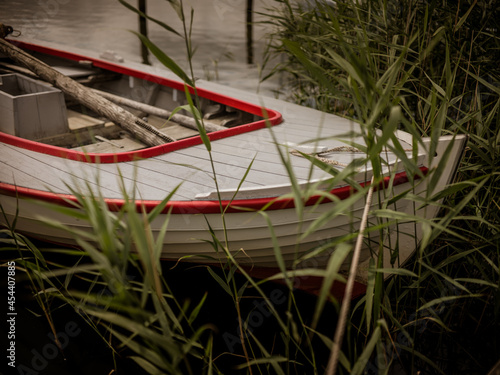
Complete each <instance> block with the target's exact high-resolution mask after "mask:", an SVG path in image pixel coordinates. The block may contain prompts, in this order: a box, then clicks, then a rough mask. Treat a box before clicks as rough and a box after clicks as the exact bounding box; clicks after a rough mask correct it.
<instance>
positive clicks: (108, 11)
mask: <svg viewBox="0 0 500 375" xmlns="http://www.w3.org/2000/svg"><path fill="white" fill-rule="evenodd" d="M128 2H129V3H130V4H132V5H134V6H137V0H128ZM271 3H273V1H272V0H260V1H254V10H255V12H256V13H258V12H262V11H264V10H265V9H266V8H267V7H268V6H269V5H271ZM184 4H185V9H186V10H187V13H189V9H190V8H191V7H192V8H193V9H194V22H193V30H192V40H193V45H194V46H195V47H196V54H195V57H194V65H195V74H196V75H197V76H198V77H200V78H205V79H211V80H218V81H219V82H220V83H222V84H225V85H230V86H235V87H240V88H243V89H248V90H252V91H254V92H255V91H257V89H258V88H259V84H258V81H259V79H258V76H259V73H258V71H259V70H258V65H259V62H260V58H261V56H262V52H263V49H264V46H265V41H264V35H265V33H266V32H267V30H266V29H265V28H264V26H263V25H256V26H254V47H255V55H256V59H255V61H256V64H254V65H252V66H249V65H247V64H246V44H245V43H246V37H245V9H246V0H212V1H207V0H185V1H184ZM147 13H148V14H150V15H151V16H153V17H155V18H157V19H160V20H161V21H163V22H165V23H167V24H168V25H169V26H172V27H174V28H175V29H176V30H181V23H180V21H179V19H178V17H177V15H176V14H175V12H174V10H173V9H172V7H171V6H170V5H169V4H168V2H167V1H165V0H147ZM260 20H262V16H259V15H258V14H255V16H254V21H260ZM0 22H3V23H4V24H8V25H11V26H13V27H14V28H15V29H16V30H20V31H21V33H22V37H21V38H24V39H30V40H39V41H49V42H56V43H59V44H62V45H72V46H75V47H78V48H80V49H85V50H93V51H97V52H103V51H106V50H114V51H116V52H117V53H119V54H120V55H121V56H123V57H124V58H125V59H128V60H132V61H141V53H140V43H139V41H138V39H137V37H136V36H134V35H133V34H132V33H130V32H129V31H127V30H128V29H132V30H136V31H138V17H137V15H136V14H135V13H133V12H131V11H130V10H128V9H126V8H125V7H124V6H123V5H121V4H120V3H119V2H118V1H117V0H85V1H82V0H38V1H33V0H4V1H1V2H0ZM148 28H149V36H150V38H151V40H153V42H154V43H156V44H157V45H158V46H159V47H160V48H162V49H163V50H164V51H166V52H167V54H168V55H169V56H171V57H172V58H173V59H174V60H175V61H177V62H178V63H179V64H180V65H184V66H185V64H186V53H185V45H184V40H183V39H182V38H180V37H179V36H176V35H174V34H172V33H168V32H166V31H165V30H163V29H162V28H161V27H160V26H158V25H156V24H155V23H153V22H149V23H148ZM152 61H153V64H158V62H156V61H155V59H152ZM276 85H277V84H276V82H266V83H264V84H263V85H260V91H259V92H260V93H262V94H268V95H269V94H270V93H271V90H273V89H274V88H276Z"/></svg>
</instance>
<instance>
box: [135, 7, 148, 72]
mask: <svg viewBox="0 0 500 375" xmlns="http://www.w3.org/2000/svg"><path fill="white" fill-rule="evenodd" d="M138 1H139V10H140V11H141V12H142V13H144V14H146V0H138ZM147 22H148V21H147V19H146V17H143V16H141V15H139V33H140V34H142V35H144V36H145V37H146V38H147V37H148V24H147ZM141 55H142V63H143V64H147V65H151V62H150V61H149V50H148V47H146V46H145V45H144V43H141Z"/></svg>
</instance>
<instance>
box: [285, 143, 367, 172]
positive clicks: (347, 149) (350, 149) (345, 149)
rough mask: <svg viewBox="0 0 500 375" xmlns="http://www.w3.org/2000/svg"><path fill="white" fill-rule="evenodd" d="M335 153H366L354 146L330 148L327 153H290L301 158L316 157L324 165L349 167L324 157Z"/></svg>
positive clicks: (293, 151) (292, 151)
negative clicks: (306, 156)
mask: <svg viewBox="0 0 500 375" xmlns="http://www.w3.org/2000/svg"><path fill="white" fill-rule="evenodd" d="M333 152H351V153H364V152H363V151H361V150H360V149H359V148H356V147H352V146H338V147H333V148H330V149H328V150H325V151H321V152H312V153H304V152H302V153H301V152H299V151H297V150H291V151H290V153H291V154H292V155H295V156H300V157H304V155H308V156H314V157H315V158H316V159H318V160H319V161H322V162H323V163H326V164H330V165H337V166H340V167H347V164H345V163H342V162H340V161H337V160H332V159H328V158H326V157H323V155H326V154H331V153H333Z"/></svg>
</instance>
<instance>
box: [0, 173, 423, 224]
mask: <svg viewBox="0 0 500 375" xmlns="http://www.w3.org/2000/svg"><path fill="white" fill-rule="evenodd" d="M420 171H421V172H422V173H423V174H424V175H425V174H427V172H428V168H427V167H421V168H420ZM414 178H415V179H418V178H419V176H418V175H416V176H415V177H414ZM391 180H392V185H393V186H397V185H401V184H404V183H406V182H408V181H409V179H408V175H407V174H406V172H400V173H397V174H396V175H395V176H394V178H391V177H389V176H388V177H385V178H384V180H383V181H382V182H381V183H380V184H379V186H378V187H377V189H384V188H386V187H388V186H389V184H390V183H391ZM369 185H370V183H369V182H365V183H361V184H360V186H369ZM353 192H354V188H353V187H352V186H342V187H338V188H335V189H333V190H331V191H330V193H331V194H332V195H334V196H336V197H337V198H338V199H340V200H343V199H346V198H347V197H349V196H350V195H351V194H352V193H353ZM0 194H2V195H6V196H11V197H20V198H28V199H34V200H40V201H44V202H49V203H55V204H58V205H62V206H69V207H74V208H76V207H77V206H78V199H77V198H76V197H75V196H74V195H70V194H56V193H52V192H48V191H43V190H36V189H30V188H26V187H18V186H15V185H11V184H6V183H0ZM104 201H105V202H106V204H107V205H108V208H109V210H110V211H119V210H121V209H122V208H123V206H124V205H125V204H126V202H125V200H123V199H109V198H105V199H104ZM331 201H332V200H331V199H328V198H326V197H323V196H320V195H314V196H311V197H310V198H309V199H308V200H307V201H306V202H305V203H304V204H305V205H306V206H312V205H314V204H324V203H328V202H331ZM134 203H135V206H136V210H137V211H141V212H151V211H152V210H153V209H154V208H155V207H156V206H158V205H159V204H160V203H161V201H156V200H154V201H153V200H137V201H135V202H134ZM293 207H295V203H294V200H293V198H277V197H274V198H258V199H239V200H233V201H228V200H224V201H221V202H220V203H219V201H170V202H168V203H167V205H166V206H165V209H164V210H163V213H167V212H171V213H172V214H190V215H192V214H218V213H220V212H221V209H223V210H225V212H246V211H249V210H250V211H257V210H261V209H265V210H266V211H268V210H283V209H287V208H293Z"/></svg>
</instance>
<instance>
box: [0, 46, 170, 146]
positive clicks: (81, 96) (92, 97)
mask: <svg viewBox="0 0 500 375" xmlns="http://www.w3.org/2000/svg"><path fill="white" fill-rule="evenodd" d="M0 52H2V53H4V54H5V55H7V56H9V57H10V58H12V59H13V60H15V61H17V62H18V63H20V64H22V65H24V66H25V67H26V68H28V69H29V70H31V71H32V72H33V73H35V74H36V75H38V77H40V78H41V79H43V80H45V81H47V82H48V83H50V84H52V85H54V86H55V87H57V88H59V89H60V90H61V91H63V92H64V93H65V94H67V95H69V96H71V97H73V98H74V99H75V100H77V101H78V102H79V103H80V104H82V105H84V106H85V107H87V108H89V109H91V110H92V111H94V112H96V113H97V114H99V115H100V116H103V117H105V118H107V119H109V120H111V121H113V122H114V123H116V124H117V125H120V126H121V127H122V128H124V129H125V130H127V131H129V132H130V133H132V135H133V136H134V137H136V138H137V139H138V140H139V141H141V142H142V143H144V144H146V145H147V146H158V145H161V144H164V143H167V142H172V141H174V139H173V138H171V137H169V136H167V135H165V134H163V133H161V132H159V131H158V129H155V128H154V127H152V126H151V125H149V124H147V123H146V122H144V121H142V120H141V119H139V118H137V117H136V116H134V115H133V114H131V113H130V112H128V111H126V110H125V109H123V108H122V107H120V106H118V105H116V104H115V103H112V102H111V101H109V100H107V99H105V98H103V97H101V96H100V95H98V94H96V93H94V92H92V90H91V89H89V88H88V87H85V86H83V85H81V84H80V83H78V82H76V81H74V80H72V79H71V78H69V77H67V76H65V75H64V74H62V73H60V72H58V71H57V70H55V69H52V68H51V67H50V66H49V65H47V64H45V63H44V62H42V61H40V60H38V59H36V58H35V57H33V56H31V55H30V54H29V53H27V52H25V51H23V50H22V49H20V48H18V47H16V46H14V45H13V44H11V43H9V42H7V41H6V40H5V39H2V38H0Z"/></svg>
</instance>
